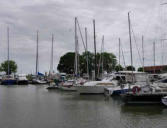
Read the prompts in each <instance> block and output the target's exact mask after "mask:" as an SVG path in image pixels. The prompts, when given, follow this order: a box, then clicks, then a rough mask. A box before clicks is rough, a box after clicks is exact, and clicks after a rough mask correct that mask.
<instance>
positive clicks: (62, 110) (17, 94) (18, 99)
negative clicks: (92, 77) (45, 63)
mask: <svg viewBox="0 0 167 128" xmlns="http://www.w3.org/2000/svg"><path fill="white" fill-rule="evenodd" d="M46 87H47V85H42V86H35V85H28V86H16V85H15V86H0V108H1V111H0V126H1V127H8V128H13V127H17V128H22V127H24V128H29V127H32V128H36V127H40V128H46V127H49V128H55V127H61V128H62V127H63V128H73V127H80V128H85V127H88V128H94V127H96V128H101V127H105V128H110V127H111V124H112V126H113V127H115V128H120V127H136V128H141V127H143V126H144V127H146V128H148V127H157V128H164V127H165V126H166V125H167V123H166V114H167V109H166V107H164V106H163V105H144V106H143V105H137V106H128V105H124V104H123V102H122V101H121V100H120V98H119V97H114V98H110V99H106V98H105V97H104V96H103V95H79V94H78V93H77V92H64V91H63V92H62V91H59V90H54V91H47V90H46ZM74 113H75V116H74ZM9 122H10V123H9Z"/></svg>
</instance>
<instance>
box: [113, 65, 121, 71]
mask: <svg viewBox="0 0 167 128" xmlns="http://www.w3.org/2000/svg"><path fill="white" fill-rule="evenodd" d="M115 71H116V72H118V71H123V67H122V66H121V65H117V66H115Z"/></svg>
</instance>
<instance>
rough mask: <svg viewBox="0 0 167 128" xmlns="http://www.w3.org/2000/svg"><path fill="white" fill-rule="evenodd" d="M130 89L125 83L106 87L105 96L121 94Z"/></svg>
mask: <svg viewBox="0 0 167 128" xmlns="http://www.w3.org/2000/svg"><path fill="white" fill-rule="evenodd" d="M128 91H129V85H128V84H125V85H123V86H116V87H111V88H104V94H105V96H112V95H121V94H124V93H126V92H128Z"/></svg>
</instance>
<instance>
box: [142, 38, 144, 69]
mask: <svg viewBox="0 0 167 128" xmlns="http://www.w3.org/2000/svg"><path fill="white" fill-rule="evenodd" d="M142 53H143V72H144V36H142Z"/></svg>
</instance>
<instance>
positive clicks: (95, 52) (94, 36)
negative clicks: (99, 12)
mask: <svg viewBox="0 0 167 128" xmlns="http://www.w3.org/2000/svg"><path fill="white" fill-rule="evenodd" d="M93 30H94V51H95V60H94V63H95V80H97V61H96V29H95V20H93Z"/></svg>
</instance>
